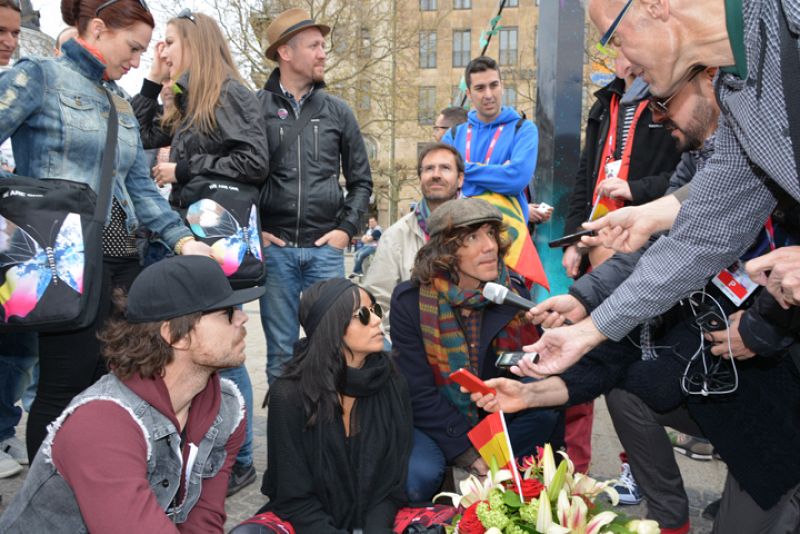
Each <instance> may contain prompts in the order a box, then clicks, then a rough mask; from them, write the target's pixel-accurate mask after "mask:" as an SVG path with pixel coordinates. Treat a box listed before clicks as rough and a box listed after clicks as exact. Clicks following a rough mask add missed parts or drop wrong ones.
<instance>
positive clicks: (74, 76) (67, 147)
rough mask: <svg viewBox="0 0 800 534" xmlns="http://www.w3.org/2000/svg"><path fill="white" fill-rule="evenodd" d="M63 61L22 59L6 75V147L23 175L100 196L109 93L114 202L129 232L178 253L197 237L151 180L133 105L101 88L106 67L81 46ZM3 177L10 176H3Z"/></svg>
mask: <svg viewBox="0 0 800 534" xmlns="http://www.w3.org/2000/svg"><path fill="white" fill-rule="evenodd" d="M63 53H64V55H63V56H61V57H60V58H57V59H44V58H23V59H21V60H20V61H18V62H17V63H16V64H15V65H14V67H13V68H12V69H10V70H8V71H6V72H4V73H2V75H0V142H2V141H4V140H5V139H8V138H9V137H10V138H11V139H12V141H13V150H14V159H15V160H16V165H17V168H16V173H17V174H19V175H21V176H30V177H33V178H62V179H65V180H73V181H76V182H82V183H87V184H89V185H90V186H91V188H92V189H93V190H94V191H95V192H97V191H98V190H99V182H100V163H101V161H102V156H103V148H104V146H105V138H106V130H107V123H108V114H109V107H110V104H109V102H108V98H107V97H106V93H105V91H104V87H105V88H107V89H109V90H110V91H111V93H112V94H113V95H114V105H115V107H116V109H117V114H118V117H119V134H118V140H117V153H116V158H115V161H114V178H113V179H114V186H113V194H114V197H116V198H117V200H118V201H119V203H120V205H121V206H122V209H123V210H124V211H125V215H126V216H127V225H128V231H129V232H131V233H133V231H134V230H135V229H136V228H137V227H138V226H139V224H140V223H141V224H144V225H145V226H147V227H148V228H149V229H150V230H152V231H153V232H156V233H158V234H160V236H161V237H162V238H163V240H164V241H165V242H166V243H167V245H169V246H170V247H172V246H174V244H175V242H177V241H178V239H180V238H181V237H184V236H188V235H191V232H190V231H189V229H188V228H186V227H185V226H184V225H183V224H182V222H181V220H180V217H179V216H178V215H177V214H176V213H174V212H173V211H172V210H171V209H170V207H169V204H168V203H167V202H166V201H165V200H164V199H163V198H162V197H161V195H160V194H159V193H158V190H157V189H156V187H155V185H154V183H153V180H152V179H151V177H150V168H149V166H148V164H147V159H146V156H145V153H144V150H143V149H142V142H141V138H140V136H139V123H138V122H137V121H136V118H135V116H134V114H133V109H132V108H131V105H130V103H129V102H128V101H127V100H126V99H125V98H123V95H124V93H123V91H122V90H121V89H120V88H119V87H118V86H117V85H116V84H115V83H114V82H104V81H103V80H102V77H103V73H104V72H105V66H104V65H103V64H102V63H101V62H100V61H98V60H97V59H96V58H95V57H94V56H92V55H91V54H90V53H89V52H88V51H87V50H86V49H85V48H83V47H82V46H81V45H79V44H78V43H77V41H75V40H71V41H68V42H67V43H65V44H64V47H63ZM2 176H8V173H7V172H5V171H2V170H0V177H2ZM109 215H110V209H109V213H108V214H106V217H107V218H108V217H109Z"/></svg>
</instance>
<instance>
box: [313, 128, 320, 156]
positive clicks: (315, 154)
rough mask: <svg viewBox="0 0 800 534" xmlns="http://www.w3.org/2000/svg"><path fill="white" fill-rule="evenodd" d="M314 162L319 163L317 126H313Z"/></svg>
mask: <svg viewBox="0 0 800 534" xmlns="http://www.w3.org/2000/svg"><path fill="white" fill-rule="evenodd" d="M314 161H319V124H315V125H314Z"/></svg>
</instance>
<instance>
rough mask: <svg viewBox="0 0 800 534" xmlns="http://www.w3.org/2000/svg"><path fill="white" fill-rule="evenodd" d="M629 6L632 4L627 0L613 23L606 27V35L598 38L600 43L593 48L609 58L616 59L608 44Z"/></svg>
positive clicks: (631, 1)
mask: <svg viewBox="0 0 800 534" xmlns="http://www.w3.org/2000/svg"><path fill="white" fill-rule="evenodd" d="M631 4H633V0H628V1H627V2H625V5H624V6H622V11H620V12H619V15H617V18H615V19H614V22H612V23H611V26H609V27H608V29H607V30H606V33H604V34H603V36H602V37H601V38H600V42H599V43H597V44H596V45H595V47H596V48H597V49H598V50H599V51H600V52H601V53H603V54H605V55H607V56H609V57H616V56H617V52H616V50H614V49H613V48H609V47H608V43H609V42H610V41H611V39H612V38H613V37H614V33H615V32H616V31H617V28H618V27H619V24H620V22H622V18H623V17H624V16H625V13H627V12H628V10H629V9H630V8H631Z"/></svg>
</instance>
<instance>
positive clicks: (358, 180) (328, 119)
mask: <svg viewBox="0 0 800 534" xmlns="http://www.w3.org/2000/svg"><path fill="white" fill-rule="evenodd" d="M323 87H324V85H323V84H318V85H317V86H315V87H314V90H313V92H312V93H311V94H310V95H309V96H308V97H307V98H306V100H305V101H304V102H303V107H304V108H305V107H306V106H314V108H313V109H315V110H316V111H315V113H314V114H313V115H312V118H311V121H310V122H309V123H308V124H307V125H306V126H305V128H303V130H302V131H301V132H300V134H299V136H298V140H299V146H300V149H299V150H298V142H297V141H294V140H292V144H291V146H290V147H289V149H288V151H286V153H285V155H284V156H283V157H282V158H281V161H279V162H275V163H273V166H275V168H274V170H273V172H272V173H271V174H270V176H269V177H268V178H267V182H266V184H265V186H264V191H263V194H262V195H261V223H262V227H263V230H264V231H266V232H270V233H272V234H274V235H275V236H277V237H279V238H280V239H282V240H284V241H286V242H287V244H288V245H289V246H295V247H313V246H314V241H316V240H317V239H319V238H320V237H321V236H322V235H323V234H325V233H327V232H329V231H331V230H334V229H340V230H343V231H345V232H346V233H347V235H349V236H351V237H352V236H353V235H355V234H356V233H357V232H358V230H359V228H360V226H361V224H360V220H361V218H362V216H363V215H364V213H366V211H367V207H368V205H369V197H370V195H371V194H372V175H371V173H370V169H369V160H368V159H367V151H366V149H365V148H364V139H363V137H362V136H361V131H360V129H359V127H358V123H357V122H356V119H355V116H354V115H353V112H352V111H351V110H350V108H349V107H348V106H347V104H345V103H344V101H342V100H340V99H339V98H336V97H334V96H332V95H330V94H328V93H326V92H325V91H324V90H323ZM257 94H258V98H259V100H260V101H261V110H262V113H263V118H264V119H265V121H266V128H267V138H268V140H269V146H270V150H271V154H274V152H275V151H276V150H277V149H278V147H279V146H280V144H281V141H283V137H284V134H285V133H286V132H288V130H290V129H291V128H292V126H293V124H294V122H295V120H296V119H297V117H296V116H295V113H294V110H293V108H292V105H291V103H290V101H289V99H288V98H286V97H285V96H284V95H283V92H282V91H281V88H280V72H279V70H278V69H277V68H276V69H275V70H274V71H272V74H271V75H270V77H269V80H268V81H267V84H266V86H265V87H264V89H263V90H261V91H259V92H258V93H257ZM340 168H341V172H342V174H344V177H345V187H346V188H347V198H344V195H343V194H342V190H341V188H340V187H339V170H340Z"/></svg>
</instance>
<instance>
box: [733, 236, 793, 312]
mask: <svg viewBox="0 0 800 534" xmlns="http://www.w3.org/2000/svg"><path fill="white" fill-rule="evenodd" d="M745 269H746V270H747V275H748V276H749V277H750V278H751V279H752V280H753V281H754V282H755V283H757V284H760V285H762V286H766V288H767V291H769V294H770V295H772V296H773V297H775V300H776V301H777V302H778V304H780V305H781V306H782V307H783V308H784V309H789V306H798V305H800V246H793V247H781V248H778V249H775V250H773V251H772V252H770V253H768V254H764V255H763V256H760V257H758V258H755V259H753V260H750V261H748V262H747V263H746V264H745Z"/></svg>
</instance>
